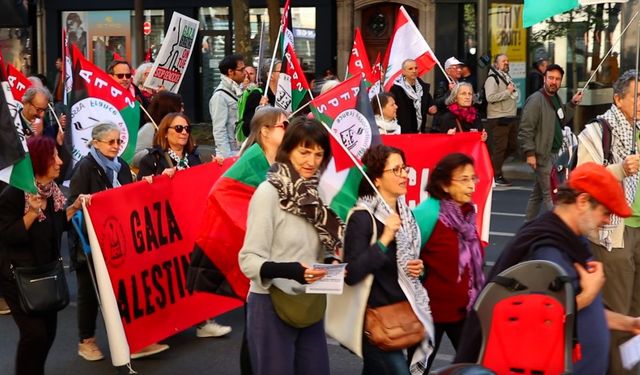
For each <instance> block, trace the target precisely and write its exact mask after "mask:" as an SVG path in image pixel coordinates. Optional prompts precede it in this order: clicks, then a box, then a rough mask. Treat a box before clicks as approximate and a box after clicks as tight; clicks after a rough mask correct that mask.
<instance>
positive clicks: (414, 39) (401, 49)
mask: <svg viewBox="0 0 640 375" xmlns="http://www.w3.org/2000/svg"><path fill="white" fill-rule="evenodd" d="M406 59H413V60H416V62H417V63H418V75H423V74H425V73H426V72H428V71H429V70H431V69H433V67H434V66H435V65H436V61H437V59H436V57H435V55H434V54H433V51H432V50H431V47H429V44H428V43H427V41H426V40H425V39H424V37H423V36H422V34H420V30H418V28H417V27H416V25H415V24H414V23H413V21H412V20H411V17H409V14H408V13H407V11H406V10H405V9H404V7H400V10H399V11H398V16H397V18H396V26H395V29H394V31H393V36H392V37H391V41H390V42H389V47H387V53H386V55H385V58H384V66H385V68H386V70H385V74H384V89H385V91H389V89H390V88H391V86H392V85H393V81H394V80H395V79H396V78H398V76H400V74H402V62H403V61H405V60H406Z"/></svg>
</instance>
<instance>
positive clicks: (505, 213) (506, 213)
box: [491, 212, 526, 217]
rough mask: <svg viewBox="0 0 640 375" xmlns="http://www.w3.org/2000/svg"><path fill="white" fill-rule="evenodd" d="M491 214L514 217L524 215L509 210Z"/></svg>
mask: <svg viewBox="0 0 640 375" xmlns="http://www.w3.org/2000/svg"><path fill="white" fill-rule="evenodd" d="M491 215H498V216H515V217H525V216H526V215H525V214H513V213H511V212H492V213H491Z"/></svg>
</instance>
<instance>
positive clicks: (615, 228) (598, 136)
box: [578, 70, 640, 375]
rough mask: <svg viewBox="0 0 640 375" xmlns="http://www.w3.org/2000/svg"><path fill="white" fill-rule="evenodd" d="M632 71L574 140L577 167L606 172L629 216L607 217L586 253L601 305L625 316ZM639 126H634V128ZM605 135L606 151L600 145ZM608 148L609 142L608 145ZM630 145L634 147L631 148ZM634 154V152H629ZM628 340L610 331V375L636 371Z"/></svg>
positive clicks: (633, 197) (631, 263) (632, 303)
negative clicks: (597, 272)
mask: <svg viewBox="0 0 640 375" xmlns="http://www.w3.org/2000/svg"><path fill="white" fill-rule="evenodd" d="M635 86H636V72H635V70H629V71H626V72H625V73H624V74H622V76H620V78H619V79H618V80H617V81H616V82H615V83H614V84H613V103H612V104H611V107H610V108H609V109H608V110H607V111H606V112H605V113H603V114H602V115H600V116H598V117H597V118H596V119H595V121H592V122H590V123H589V124H587V125H586V126H585V129H584V130H583V131H582V132H581V133H580V135H579V136H578V139H579V140H580V142H579V144H578V164H582V163H586V162H595V163H598V164H601V165H604V166H605V167H607V169H608V170H609V171H610V172H611V173H612V174H613V175H614V176H615V177H616V178H617V180H618V181H620V183H621V184H622V186H623V190H624V195H625V199H626V202H627V204H628V205H629V206H631V208H632V211H633V213H632V215H631V216H630V217H628V218H621V217H618V216H615V215H611V219H610V224H608V225H605V226H603V227H602V228H601V229H600V230H599V231H598V232H597V233H594V234H592V235H591V236H590V237H589V240H590V245H591V251H592V252H593V254H594V256H595V258H596V259H597V260H598V261H600V262H602V263H603V265H604V273H605V276H606V281H605V284H604V288H603V298H604V304H605V305H606V306H607V307H608V308H609V309H611V310H613V311H615V312H617V313H621V314H624V315H634V316H638V315H640V297H637V296H636V294H637V293H638V291H640V200H638V199H637V198H638V181H639V179H640V178H639V176H638V168H639V167H640V164H639V160H640V157H639V156H638V153H637V148H638V147H640V145H639V144H638V139H637V138H636V139H635V142H636V144H635V145H634V144H633V142H634V138H633V136H634V134H633V126H632V125H631V124H632V123H633V96H634V90H635ZM636 126H638V125H636ZM603 134H605V135H608V139H609V140H610V142H611V143H610V146H607V145H605V144H604V143H603V138H606V137H605V136H604V135H603ZM607 143H608V142H607ZM634 146H635V147H634ZM634 150H636V152H633V151H634ZM630 338H631V334H629V333H626V332H619V331H613V330H612V331H611V346H610V351H609V372H608V373H609V374H616V375H617V374H637V373H638V366H635V367H634V368H633V369H632V370H625V369H624V368H623V366H622V364H621V361H620V351H619V349H618V347H619V345H620V344H622V343H623V342H625V341H627V340H628V339H630Z"/></svg>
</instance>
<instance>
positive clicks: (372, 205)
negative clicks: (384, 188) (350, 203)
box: [357, 195, 434, 375]
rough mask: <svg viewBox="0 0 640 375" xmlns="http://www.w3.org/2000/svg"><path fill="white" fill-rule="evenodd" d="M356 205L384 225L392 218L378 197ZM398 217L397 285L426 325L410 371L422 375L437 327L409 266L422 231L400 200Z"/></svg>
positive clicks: (422, 288)
mask: <svg viewBox="0 0 640 375" xmlns="http://www.w3.org/2000/svg"><path fill="white" fill-rule="evenodd" d="M357 205H360V206H363V207H366V208H367V209H368V210H369V211H370V212H371V213H372V214H373V216H374V217H375V218H376V219H378V220H379V221H381V222H383V223H384V222H385V221H386V220H387V218H388V217H389V215H390V214H391V211H390V208H389V206H388V205H387V204H386V203H384V202H383V201H382V199H381V198H380V197H378V196H371V195H370V196H364V197H360V198H359V199H358V202H357ZM398 215H399V216H400V219H401V221H402V226H401V227H400V230H398V232H396V248H397V250H396V261H397V264H398V283H399V284H400V288H401V289H402V291H403V292H404V294H405V296H406V297H407V300H408V301H409V303H410V304H411V307H412V308H413V311H414V312H415V314H416V315H417V317H418V319H420V322H422V324H423V325H424V328H425V331H426V332H427V335H426V336H425V338H424V340H422V343H421V344H420V345H419V346H418V347H417V348H416V351H415V353H414V354H413V357H412V358H411V364H410V366H409V371H410V372H411V374H412V375H418V374H420V375H422V374H423V373H424V371H425V370H426V367H427V359H428V358H429V356H430V355H431V353H432V352H433V342H434V327H433V317H432V315H431V308H430V307H429V295H428V294H427V290H426V289H425V288H424V286H422V283H421V282H420V280H419V279H417V278H413V277H409V274H408V271H407V262H408V261H410V260H413V259H418V258H420V229H419V228H418V223H416V220H415V218H414V217H413V213H412V212H411V209H410V208H409V206H407V204H406V203H405V202H404V199H398Z"/></svg>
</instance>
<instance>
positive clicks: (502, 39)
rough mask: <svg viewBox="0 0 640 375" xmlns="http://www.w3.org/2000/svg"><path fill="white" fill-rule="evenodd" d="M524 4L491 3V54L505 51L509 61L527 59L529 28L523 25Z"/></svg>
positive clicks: (494, 54) (523, 60)
mask: <svg viewBox="0 0 640 375" xmlns="http://www.w3.org/2000/svg"><path fill="white" fill-rule="evenodd" d="M523 7H524V5H522V4H496V3H494V4H491V7H490V8H489V38H490V41H491V55H492V56H496V55H498V54H501V53H504V54H506V55H507V57H509V61H521V62H525V61H527V29H525V28H524V26H523V25H522V9H523Z"/></svg>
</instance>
